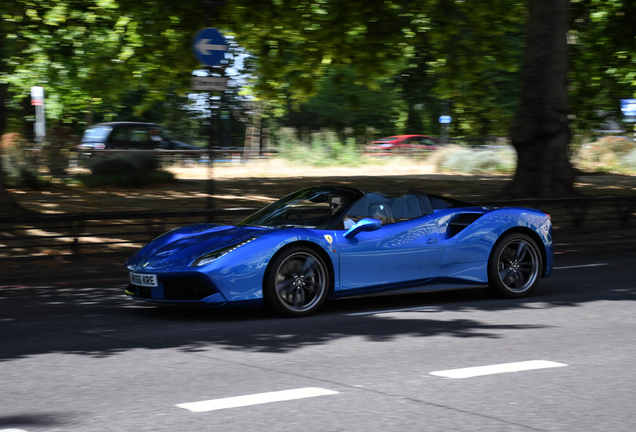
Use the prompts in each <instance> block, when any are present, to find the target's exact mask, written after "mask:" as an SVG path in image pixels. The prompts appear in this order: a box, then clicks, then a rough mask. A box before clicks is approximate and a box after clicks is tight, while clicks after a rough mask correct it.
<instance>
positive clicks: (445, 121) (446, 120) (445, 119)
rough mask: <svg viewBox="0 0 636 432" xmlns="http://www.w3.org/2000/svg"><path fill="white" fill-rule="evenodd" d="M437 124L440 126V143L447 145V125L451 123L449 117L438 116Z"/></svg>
mask: <svg viewBox="0 0 636 432" xmlns="http://www.w3.org/2000/svg"><path fill="white" fill-rule="evenodd" d="M439 122H440V124H441V125H442V143H443V144H448V141H449V140H448V125H449V124H450V122H451V116H448V115H443V116H440V118H439Z"/></svg>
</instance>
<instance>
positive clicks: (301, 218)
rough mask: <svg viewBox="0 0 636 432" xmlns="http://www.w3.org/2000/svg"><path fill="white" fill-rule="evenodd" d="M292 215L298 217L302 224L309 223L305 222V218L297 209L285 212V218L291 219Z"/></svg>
mask: <svg viewBox="0 0 636 432" xmlns="http://www.w3.org/2000/svg"><path fill="white" fill-rule="evenodd" d="M290 215H291V216H294V217H295V218H296V219H298V222H300V224H301V225H307V222H305V219H304V218H303V217H302V216H301V215H300V213H298V212H297V211H295V210H288V211H287V213H285V219H289V216H290Z"/></svg>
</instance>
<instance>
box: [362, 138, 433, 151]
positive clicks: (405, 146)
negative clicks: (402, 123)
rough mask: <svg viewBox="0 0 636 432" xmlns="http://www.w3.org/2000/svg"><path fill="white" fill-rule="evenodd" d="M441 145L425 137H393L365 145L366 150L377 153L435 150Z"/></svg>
mask: <svg viewBox="0 0 636 432" xmlns="http://www.w3.org/2000/svg"><path fill="white" fill-rule="evenodd" d="M441 146H442V143H441V142H440V141H439V140H438V139H437V138H433V137H430V136H427V135H395V136H390V137H386V138H380V139H377V140H375V141H371V142H370V143H369V144H367V150H369V151H372V152H374V153H378V152H396V151H397V152H411V151H421V150H437V149H439V148H440V147H441Z"/></svg>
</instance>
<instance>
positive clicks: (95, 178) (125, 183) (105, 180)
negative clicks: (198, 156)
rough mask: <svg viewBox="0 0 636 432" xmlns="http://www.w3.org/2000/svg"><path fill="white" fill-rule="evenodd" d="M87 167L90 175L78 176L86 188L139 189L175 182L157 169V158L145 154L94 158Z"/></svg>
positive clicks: (171, 177) (168, 173) (165, 172)
mask: <svg viewBox="0 0 636 432" xmlns="http://www.w3.org/2000/svg"><path fill="white" fill-rule="evenodd" d="M88 165H89V169H90V171H91V174H90V175H80V176H79V180H80V181H81V183H82V184H84V185H85V186H88V187H97V186H118V187H141V186H145V185H150V184H157V183H170V182H174V181H176V179H175V177H174V175H173V174H172V173H170V172H167V171H162V170H160V169H159V168H160V161H159V159H158V158H157V156H155V155H152V154H147V153H131V154H118V155H113V156H107V157H103V158H95V159H94V160H91V161H90V162H89V164H88Z"/></svg>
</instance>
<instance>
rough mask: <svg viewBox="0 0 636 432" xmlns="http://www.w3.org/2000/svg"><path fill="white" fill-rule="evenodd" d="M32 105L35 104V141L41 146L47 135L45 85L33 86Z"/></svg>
mask: <svg viewBox="0 0 636 432" xmlns="http://www.w3.org/2000/svg"><path fill="white" fill-rule="evenodd" d="M31 105H33V106H35V125H34V126H33V128H34V131H35V143H36V144H37V145H38V146H41V145H42V144H43V143H44V138H45V137H46V118H45V113H44V87H40V86H33V87H31Z"/></svg>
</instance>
